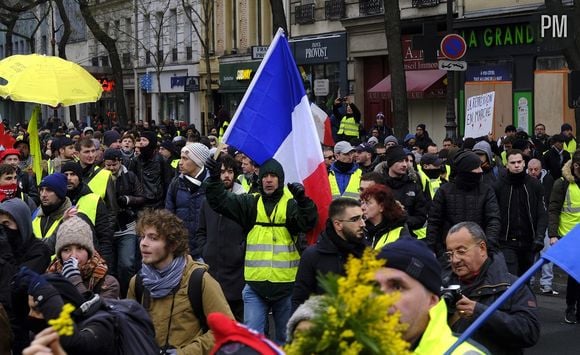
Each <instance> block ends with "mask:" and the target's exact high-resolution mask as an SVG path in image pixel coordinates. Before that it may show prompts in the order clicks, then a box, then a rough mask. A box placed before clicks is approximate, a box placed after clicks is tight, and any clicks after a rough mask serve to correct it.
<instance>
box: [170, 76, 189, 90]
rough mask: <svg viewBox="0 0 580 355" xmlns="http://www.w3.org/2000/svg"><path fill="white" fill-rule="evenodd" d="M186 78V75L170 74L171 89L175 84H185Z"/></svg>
mask: <svg viewBox="0 0 580 355" xmlns="http://www.w3.org/2000/svg"><path fill="white" fill-rule="evenodd" d="M186 80H187V76H172V77H171V88H172V89H173V88H174V87H175V86H185V82H186Z"/></svg>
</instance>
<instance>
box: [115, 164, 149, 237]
mask: <svg viewBox="0 0 580 355" xmlns="http://www.w3.org/2000/svg"><path fill="white" fill-rule="evenodd" d="M121 169H122V171H121V172H120V174H119V176H117V178H116V179H114V182H115V191H116V193H117V199H119V198H120V199H126V200H127V205H126V206H121V205H120V206H119V213H118V214H117V222H118V228H117V230H125V229H127V224H129V223H132V222H135V221H136V220H137V213H138V212H139V210H140V209H141V207H143V205H144V204H145V197H144V196H143V184H141V182H140V181H139V179H137V175H135V174H134V173H133V172H132V171H129V170H128V169H127V168H126V167H124V166H121Z"/></svg>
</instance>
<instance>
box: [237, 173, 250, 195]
mask: <svg viewBox="0 0 580 355" xmlns="http://www.w3.org/2000/svg"><path fill="white" fill-rule="evenodd" d="M238 182H239V183H240V185H242V188H243V189H244V191H246V192H250V183H249V182H248V179H246V177H245V176H244V175H240V176H238Z"/></svg>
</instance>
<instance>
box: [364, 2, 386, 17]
mask: <svg viewBox="0 0 580 355" xmlns="http://www.w3.org/2000/svg"><path fill="white" fill-rule="evenodd" d="M358 10H359V13H360V14H361V15H363V16H366V15H378V14H382V13H383V11H384V9H383V0H361V2H359V9H358Z"/></svg>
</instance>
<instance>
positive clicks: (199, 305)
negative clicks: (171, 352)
mask: <svg viewBox="0 0 580 355" xmlns="http://www.w3.org/2000/svg"><path fill="white" fill-rule="evenodd" d="M204 273H205V269H204V268H197V269H195V270H193V272H192V273H191V276H190V277H189V283H188V284H187V296H188V298H189V303H190V304H191V309H192V310H193V314H194V315H195V318H197V320H198V321H199V324H200V326H201V329H202V331H203V332H204V333H206V332H207V331H208V330H209V326H208V325H207V319H206V315H205V312H204V311H203V299H202V294H203V289H202V281H203V274H204ZM178 287H179V285H178ZM150 298H151V295H150V294H149V291H148V290H147V289H146V288H145V287H143V278H142V277H141V274H140V273H137V275H136V277H135V299H136V300H137V302H139V303H141V304H143V305H145V307H148V306H149V301H150Z"/></svg>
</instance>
